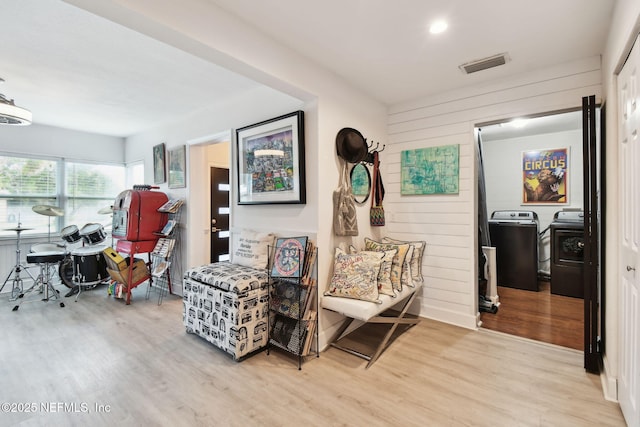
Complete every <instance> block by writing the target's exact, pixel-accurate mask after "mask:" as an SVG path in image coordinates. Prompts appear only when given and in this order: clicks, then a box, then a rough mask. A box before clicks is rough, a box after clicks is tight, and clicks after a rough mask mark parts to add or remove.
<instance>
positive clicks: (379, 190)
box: [369, 151, 385, 227]
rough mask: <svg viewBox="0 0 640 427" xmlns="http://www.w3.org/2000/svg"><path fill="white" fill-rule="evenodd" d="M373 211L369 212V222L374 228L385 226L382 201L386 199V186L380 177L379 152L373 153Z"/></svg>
mask: <svg viewBox="0 0 640 427" xmlns="http://www.w3.org/2000/svg"><path fill="white" fill-rule="evenodd" d="M371 193H372V194H371V209H370V210H369V222H370V224H371V225H372V226H374V227H382V226H383V225H384V222H385V221H384V208H383V207H382V199H383V198H384V185H382V176H380V164H379V161H378V152H377V151H374V152H373V185H372V186H371Z"/></svg>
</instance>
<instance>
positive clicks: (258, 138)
mask: <svg viewBox="0 0 640 427" xmlns="http://www.w3.org/2000/svg"><path fill="white" fill-rule="evenodd" d="M303 118H304V115H303V112H302V111H296V112H294V113H290V114H287V115H284V116H280V117H276V118H274V119H271V120H267V121H264V122H260V123H256V124H254V125H251V126H246V127H243V128H240V129H238V130H236V142H237V158H238V204H240V205H260V204H276V203H289V204H304V203H306V192H305V168H304V119H303Z"/></svg>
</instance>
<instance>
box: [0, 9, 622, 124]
mask: <svg viewBox="0 0 640 427" xmlns="http://www.w3.org/2000/svg"><path fill="white" fill-rule="evenodd" d="M205 1H209V2H211V3H214V4H215V5H217V6H219V7H221V8H223V9H225V10H227V11H228V12H230V13H232V14H235V15H237V16H238V18H239V19H241V20H244V21H246V22H248V23H249V24H251V25H253V26H254V27H256V28H257V29H259V30H260V31H262V32H263V33H264V34H265V37H269V38H272V39H274V40H276V41H278V42H280V43H282V44H284V45H287V46H288V47H290V48H291V49H293V50H296V51H298V52H299V53H300V54H301V55H304V56H306V57H308V58H309V59H310V60H312V61H314V62H316V63H317V64H318V66H320V67H324V68H325V69H328V70H330V71H332V72H334V73H336V74H338V75H340V76H341V77H343V78H344V79H345V80H346V81H348V82H349V83H350V84H351V85H353V86H355V87H357V88H359V89H360V90H362V91H363V92H365V93H367V94H369V95H370V96H371V97H372V98H374V99H376V100H378V101H379V102H381V103H383V104H386V105H393V104H396V103H400V102H404V101H410V100H412V99H417V98H421V97H424V96H427V95H429V94H434V93H438V92H443V91H447V90H451V89H454V88H460V87H464V86H468V85H473V84H478V83H481V82H484V81H491V80H496V79H501V78H505V77H508V76H510V75H515V74H520V73H522V72H526V71H530V70H533V69H536V68H543V67H547V66H550V65H554V64H558V63H562V62H566V61H571V60H575V59H581V58H586V57H591V56H594V55H599V54H601V53H602V52H603V50H604V46H605V42H606V35H607V32H608V28H609V22H610V17H611V13H612V9H613V5H614V2H615V0H562V1H557V0H536V1H530V0H476V1H469V0H403V1H402V2H391V1H388V0H366V1H365V0H323V1H321V2H312V1H299V0H270V1H268V2H266V1H260V2H256V1H255V0H205ZM399 5H401V6H402V7H399ZM439 18H444V19H446V20H447V21H448V23H449V28H448V30H447V31H446V32H445V33H443V34H440V35H437V36H435V35H431V34H429V32H428V24H429V23H430V22H431V21H432V20H435V19H439ZM584 28H588V29H589V30H588V31H585V30H584ZM0 38H1V39H2V40H4V41H7V40H10V41H11V42H10V43H7V42H4V43H3V48H2V61H1V62H0V77H2V78H4V79H5V80H6V82H5V83H3V84H2V85H0V93H3V94H4V95H5V96H6V97H7V98H13V99H15V103H16V105H19V106H21V107H24V108H28V109H30V110H31V111H32V112H33V116H34V122H35V123H41V124H48V125H54V126H60V127H66V128H71V129H78V130H84V131H90V132H95V133H101V134H106V135H115V136H121V137H125V136H128V135H132V134H135V133H138V132H141V131H144V130H145V129H148V128H151V127H154V126H156V125H158V124H160V123H165V122H167V121H171V120H173V119H175V118H176V117H180V116H183V115H186V114H189V113H192V112H194V111H196V110H198V109H202V108H204V107H205V106H210V105H211V104H212V103H213V102H224V101H225V99H228V98H229V97H231V96H234V95H235V94H237V93H238V92H242V91H248V90H251V89H252V88H255V87H256V86H259V84H258V83H256V82H254V81H251V80H249V79H247V78H245V77H242V76H240V75H238V74H235V73H232V72H229V71H228V70H225V69H222V68H220V67H218V66H216V65H214V64H212V63H210V62H207V61H205V60H202V59H199V58H197V57H194V56H193V55H191V54H187V53H185V52H182V51H179V50H177V49H174V48H172V47H169V46H167V45H165V44H163V43H160V42H158V41H155V40H153V39H151V38H149V37H146V36H144V35H141V34H139V33H137V32H134V31H132V30H129V29H127V28H124V27H122V26H120V25H117V24H114V23H112V22H110V21H107V20H105V19H102V18H100V17H97V16H95V15H92V14H90V13H88V12H85V11H83V10H81V9H78V8H77V7H75V6H72V5H69V4H67V3H64V2H63V1H61V0H2V14H1V15H0ZM503 52H507V53H508V54H509V56H510V58H511V61H510V62H508V63H507V64H506V65H503V66H501V67H497V68H493V69H490V70H485V71H480V72H478V73H474V74H470V75H466V74H463V73H462V72H461V71H460V70H459V69H458V66H459V65H461V64H463V63H466V62H469V61H473V60H477V59H481V58H484V57H487V56H491V55H495V54H498V53H503Z"/></svg>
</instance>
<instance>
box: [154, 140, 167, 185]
mask: <svg viewBox="0 0 640 427" xmlns="http://www.w3.org/2000/svg"><path fill="white" fill-rule="evenodd" d="M165 171H166V164H165V147H164V143H162V144H158V145H154V146H153V183H154V184H162V183H163V182H165V181H166V180H167V178H166V173H165Z"/></svg>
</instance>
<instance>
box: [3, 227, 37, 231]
mask: <svg viewBox="0 0 640 427" xmlns="http://www.w3.org/2000/svg"><path fill="white" fill-rule="evenodd" d="M5 230H7V231H24V230H33V228H25V227H14V228H5Z"/></svg>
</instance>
